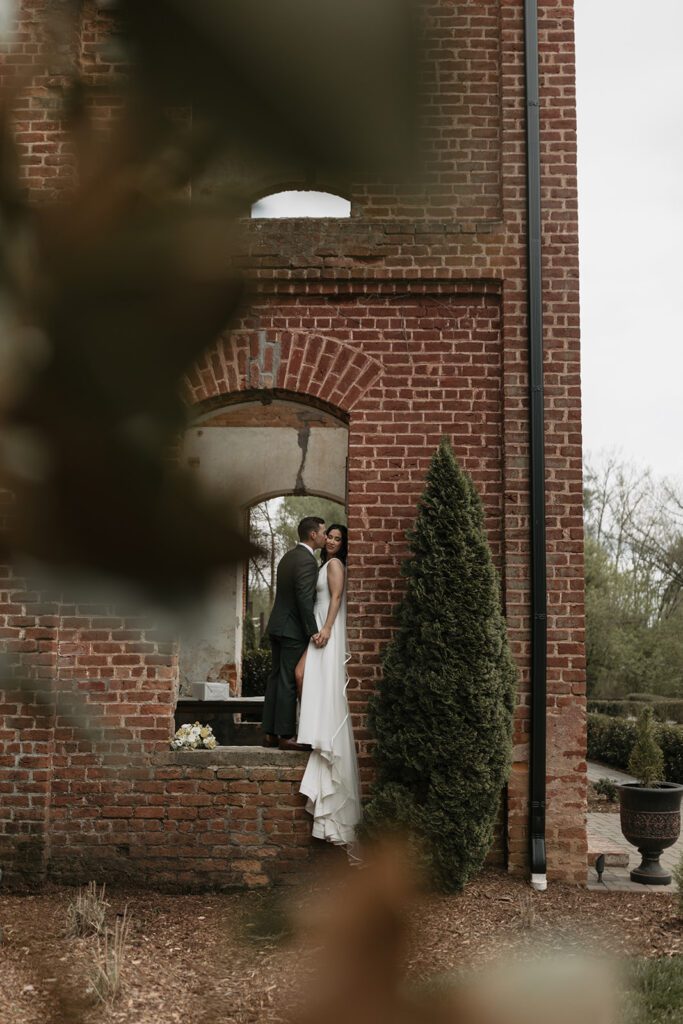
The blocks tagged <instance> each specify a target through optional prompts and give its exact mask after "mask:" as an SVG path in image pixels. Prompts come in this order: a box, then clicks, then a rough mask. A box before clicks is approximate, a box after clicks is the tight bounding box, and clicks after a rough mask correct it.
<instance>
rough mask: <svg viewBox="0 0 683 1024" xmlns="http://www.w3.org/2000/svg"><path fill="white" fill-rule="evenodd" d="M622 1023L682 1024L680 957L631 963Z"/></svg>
mask: <svg viewBox="0 0 683 1024" xmlns="http://www.w3.org/2000/svg"><path fill="white" fill-rule="evenodd" d="M627 986H628V989H627V991H628V995H627V997H626V1013H625V1024H674V1022H675V1024H683V957H680V956H676V957H671V958H669V957H662V958H659V959H654V960H647V959H637V960H631V961H630V962H629V966H628V973H627Z"/></svg>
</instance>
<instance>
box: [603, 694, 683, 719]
mask: <svg viewBox="0 0 683 1024" xmlns="http://www.w3.org/2000/svg"><path fill="white" fill-rule="evenodd" d="M646 705H647V707H650V708H652V712H653V714H654V716H655V718H656V719H657V721H659V722H677V723H678V724H679V725H681V724H683V700H676V699H675V698H672V697H668V698H667V697H656V698H654V699H650V698H649V697H648V699H646V700H645V699H642V698H640V697H633V698H625V699H623V700H595V699H592V700H589V701H588V710H589V712H591V711H592V712H595V713H596V714H599V715H609V716H610V718H630V717H633V718H637V717H638V715H639V714H640V712H641V711H642V709H643V708H644V707H645V706H646Z"/></svg>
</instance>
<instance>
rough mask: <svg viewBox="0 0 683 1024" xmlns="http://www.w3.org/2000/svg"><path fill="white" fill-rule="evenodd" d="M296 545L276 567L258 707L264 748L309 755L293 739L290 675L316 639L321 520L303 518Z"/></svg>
mask: <svg viewBox="0 0 683 1024" xmlns="http://www.w3.org/2000/svg"><path fill="white" fill-rule="evenodd" d="M297 532H298V534H299V543H298V544H297V546H296V547H295V548H293V549H292V550H291V551H288V552H287V554H286V555H284V557H283V558H282V559H281V560H280V563H279V565H278V567H277V590H276V592H275V604H274V605H273V610H272V612H271V614H270V619H269V620H268V629H267V632H268V636H269V637H270V649H271V651H272V655H273V667H272V671H271V674H270V677H269V679H268V685H267V686H266V696H265V701H264V704H263V723H262V724H263V731H264V732H265V737H264V741H263V745H264V747H275V746H279V747H280V750H308V749H309V748H308V747H305V746H303V745H302V744H299V743H297V742H296V741H295V739H294V733H295V731H296V682H295V680H294V669H295V668H296V666H297V662H298V661H299V658H300V657H301V655H302V654H303V653H304V651H305V650H306V648H307V647H308V643H309V640H311V638H313V637H315V636H317V634H318V625H317V623H316V621H315V616H314V615H313V605H314V603H315V585H316V582H317V580H318V569H319V565H318V559H317V558H316V556H315V552H316V551H318V550H319V549H320V548H322V547H323V545H324V544H325V520H324V519H320V518H319V517H318V516H306V518H305V519H302V520H301V522H300V523H299V527H298V531H297Z"/></svg>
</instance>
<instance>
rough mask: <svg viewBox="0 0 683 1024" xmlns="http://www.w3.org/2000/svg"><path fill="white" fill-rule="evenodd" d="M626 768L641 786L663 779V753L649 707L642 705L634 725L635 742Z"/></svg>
mask: <svg viewBox="0 0 683 1024" xmlns="http://www.w3.org/2000/svg"><path fill="white" fill-rule="evenodd" d="M628 770H629V772H630V773H631V775H633V777H634V778H636V779H637V780H638V782H640V783H641V784H642V785H643V786H653V785H654V784H655V783H657V782H662V781H663V780H664V755H663V753H662V748H661V747H660V745H659V743H658V742H657V738H656V736H655V719H654V715H653V714H652V708H651V707H648V706H646V707H644V708H643V710H642V712H641V714H640V718H639V719H638V724H637V726H636V742H635V743H634V745H633V750H632V751H631V756H630V757H629V759H628Z"/></svg>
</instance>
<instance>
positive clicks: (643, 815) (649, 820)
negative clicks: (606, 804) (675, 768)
mask: <svg viewBox="0 0 683 1024" xmlns="http://www.w3.org/2000/svg"><path fill="white" fill-rule="evenodd" d="M681 797H683V786H680V785H679V784H678V783H676V782H653V783H651V784H650V785H649V786H645V785H643V784H642V783H640V782H627V783H626V784H625V785H622V786H620V787H619V802H620V811H621V831H622V832H623V833H624V836H625V838H626V839H627V840H628V841H629V843H631V844H632V845H633V846H636V847H637V848H638V852H639V853H640V854H641V855H642V858H643V859H642V862H641V864H640V866H639V867H637V868H634V870H633V871H632V872H631V881H633V882H640V883H641V884H642V885H670V884H671V875H670V874H669V872H668V871H665V870H664V868H663V867H662V865H661V864H660V863H659V858H660V856H661V855H662V852H663V851H664V850H666V848H667V847H669V846H673V844H674V843H675V842H676V840H677V839H678V837H679V835H680V831H681Z"/></svg>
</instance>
